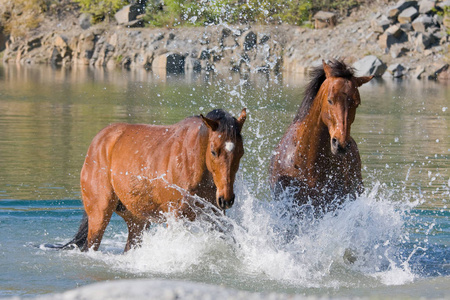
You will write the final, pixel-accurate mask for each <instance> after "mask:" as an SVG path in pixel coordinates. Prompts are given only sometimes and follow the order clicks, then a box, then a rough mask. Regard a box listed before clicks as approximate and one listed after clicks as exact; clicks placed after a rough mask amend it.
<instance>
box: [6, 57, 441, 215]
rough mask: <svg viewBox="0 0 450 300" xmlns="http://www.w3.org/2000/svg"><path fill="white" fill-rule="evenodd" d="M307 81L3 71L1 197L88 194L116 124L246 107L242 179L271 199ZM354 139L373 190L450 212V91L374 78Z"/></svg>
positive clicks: (77, 70)
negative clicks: (101, 139)
mask: <svg viewBox="0 0 450 300" xmlns="http://www.w3.org/2000/svg"><path fill="white" fill-rule="evenodd" d="M306 80H307V79H305V78H300V79H299V78H294V77H288V76H285V77H269V76H267V75H263V74H250V75H247V76H240V75H239V74H236V73H231V74H219V75H213V74H206V73H200V74H197V73H187V74H181V75H177V76H171V77H167V78H166V77H163V78H161V77H158V76H156V75H154V74H153V73H150V72H146V71H145V70H132V71H121V70H115V71H112V70H103V69H98V68H97V69H95V68H89V67H86V68H80V67H76V68H73V69H52V68H49V67H43V66H39V67H20V66H2V67H0V86H1V89H0V128H1V130H0V151H1V155H0V168H1V170H2V171H1V172H0V199H30V200H34V199H48V200H53V199H79V198H80V194H79V172H80V169H81V165H82V162H83V159H84V155H85V152H86V149H87V147H88V146H89V143H90V141H91V139H92V138H93V136H94V135H95V134H96V133H97V132H98V131H99V130H100V129H101V128H103V127H104V126H106V125H108V124H109V123H112V122H132V123H154V124H169V123H174V122H176V121H178V120H181V119H183V118H184V117H186V116H190V115H195V114H199V113H207V112H208V111H210V110H212V109H214V108H218V107H221V108H224V109H226V110H229V111H231V112H232V113H233V114H235V115H236V114H237V113H239V111H240V110H241V109H242V107H247V108H248V112H249V122H248V123H246V125H245V126H244V127H245V128H244V133H243V134H244V138H245V147H246V154H245V156H244V158H243V160H242V163H241V176H242V178H243V179H244V181H245V182H246V184H247V185H248V187H249V188H251V189H252V190H254V191H255V193H256V194H257V195H258V198H260V199H269V192H268V188H267V181H266V177H267V167H268V161H269V158H270V154H271V151H272V149H273V147H274V145H275V144H276V143H277V142H278V140H279V139H280V137H281V135H282V133H283V132H284V130H285V129H286V127H287V125H288V124H289V123H290V121H291V120H292V118H293V115H294V114H295V112H296V111H297V109H298V106H299V104H300V101H301V99H302V92H303V87H304V85H305V83H306ZM360 90H361V98H362V105H361V106H360V108H359V109H358V112H357V117H356V121H355V124H354V125H353V127H352V136H353V137H354V138H355V140H356V141H357V142H358V145H359V148H360V152H361V156H362V161H363V167H364V174H363V176H364V179H365V184H366V186H369V187H370V186H372V185H373V182H375V181H379V182H381V183H383V184H386V185H388V186H390V187H391V188H392V190H393V191H394V194H393V195H392V199H393V200H400V199H404V198H405V197H406V198H408V197H410V198H411V199H413V198H414V199H417V198H422V199H423V200H424V204H423V206H426V207H437V208H444V209H446V208H447V205H448V201H450V197H449V185H450V182H449V171H448V169H449V167H450V138H449V137H450V129H449V127H450V116H449V113H450V111H449V109H448V107H449V106H450V101H449V99H450V87H449V86H448V85H446V84H443V83H436V82H433V81H418V80H405V81H393V80H373V81H372V82H370V83H369V84H367V85H365V86H363V87H362V88H361V89H360Z"/></svg>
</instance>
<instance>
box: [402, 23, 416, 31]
mask: <svg viewBox="0 0 450 300" xmlns="http://www.w3.org/2000/svg"><path fill="white" fill-rule="evenodd" d="M400 29H401V30H403V31H404V32H410V31H413V30H414V28H413V27H412V25H411V23H405V24H400Z"/></svg>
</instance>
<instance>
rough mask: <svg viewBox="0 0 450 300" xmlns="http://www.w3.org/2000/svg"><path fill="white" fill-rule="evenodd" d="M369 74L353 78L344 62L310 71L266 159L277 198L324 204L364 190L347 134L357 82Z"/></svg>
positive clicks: (326, 206) (355, 150)
mask: <svg viewBox="0 0 450 300" xmlns="http://www.w3.org/2000/svg"><path fill="white" fill-rule="evenodd" d="M370 79H372V77H355V76H354V75H353V70H352V69H351V68H348V67H347V66H346V65H345V64H344V63H343V62H340V61H332V62H330V63H329V64H327V63H325V62H323V65H322V66H321V67H319V68H317V69H315V70H314V71H313V79H312V80H311V82H310V83H309V85H308V86H307V88H306V91H305V96H304V100H303V102H302V104H301V106H300V108H299V110H298V113H297V115H296V116H295V118H294V120H293V122H292V123H291V125H290V126H289V128H288V129H287V131H286V133H285V134H284V135H283V137H282V138H281V141H280V143H279V144H278V146H277V147H276V149H275V151H274V155H273V156H272V158H271V162H270V170H269V176H270V186H271V189H272V191H273V193H274V195H275V197H276V198H279V197H280V196H281V195H282V194H283V193H289V195H291V196H293V197H294V198H295V200H296V202H297V203H298V204H299V205H302V204H306V203H311V204H312V205H313V206H314V207H316V208H321V209H329V208H330V207H331V204H332V203H334V204H339V203H340V202H341V201H342V200H344V199H345V198H346V197H347V196H351V197H354V196H356V195H358V194H359V193H361V192H362V191H363V184H362V177H361V159H360V156H359V152H358V147H357V145H356V143H355V141H354V140H353V138H352V137H351V136H350V128H351V124H352V123H353V121H354V119H355V113H356V108H357V107H358V105H359V104H360V101H361V100H360V96H359V92H358V87H359V86H361V85H362V84H364V83H366V82H368V81H369V80H370Z"/></svg>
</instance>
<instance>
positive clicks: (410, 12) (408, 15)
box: [398, 6, 419, 24]
mask: <svg viewBox="0 0 450 300" xmlns="http://www.w3.org/2000/svg"><path fill="white" fill-rule="evenodd" d="M418 15H419V12H418V11H417V9H416V8H415V7H413V6H411V7H408V8H407V9H405V10H404V11H402V12H401V13H400V15H399V16H398V22H399V23H401V24H404V23H411V22H412V21H413V20H414V19H415V18H416V17H417V16H418Z"/></svg>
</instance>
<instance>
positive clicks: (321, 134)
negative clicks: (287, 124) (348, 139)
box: [296, 84, 330, 164]
mask: <svg viewBox="0 0 450 300" xmlns="http://www.w3.org/2000/svg"><path fill="white" fill-rule="evenodd" d="M325 87H326V86H325V85H324V84H323V85H322V87H321V88H320V90H319V92H318V93H317V95H316V97H315V99H314V101H313V104H312V105H311V108H310V110H309V112H308V114H307V115H306V116H305V117H304V118H303V120H301V121H297V122H296V123H297V124H296V126H297V134H296V136H297V139H298V141H299V144H301V145H302V147H301V148H300V149H298V151H299V152H301V153H302V154H303V155H304V157H306V158H307V159H308V164H314V163H315V161H316V160H317V159H318V158H319V156H324V155H325V154H327V153H328V152H330V135H329V133H328V127H327V126H326V125H325V123H324V122H323V121H322V116H321V115H322V98H323V97H325V96H326V95H324V94H325V91H326V88H325Z"/></svg>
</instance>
